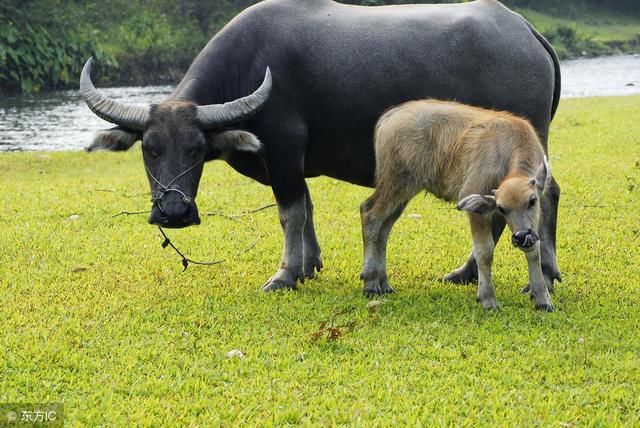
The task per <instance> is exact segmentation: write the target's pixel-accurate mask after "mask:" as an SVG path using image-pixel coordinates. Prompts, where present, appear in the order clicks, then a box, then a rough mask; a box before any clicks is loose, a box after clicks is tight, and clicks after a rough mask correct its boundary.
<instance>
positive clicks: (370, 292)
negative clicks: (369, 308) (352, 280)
mask: <svg viewBox="0 0 640 428" xmlns="http://www.w3.org/2000/svg"><path fill="white" fill-rule="evenodd" d="M395 292H396V290H394V289H393V287H391V285H389V281H387V280H386V279H384V280H378V279H374V280H369V281H365V283H364V288H363V289H362V294H364V295H365V296H366V297H375V296H382V295H384V294H392V293H395Z"/></svg>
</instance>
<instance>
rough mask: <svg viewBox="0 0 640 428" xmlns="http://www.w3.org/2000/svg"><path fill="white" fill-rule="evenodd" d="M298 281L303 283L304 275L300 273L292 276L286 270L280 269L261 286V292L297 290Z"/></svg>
mask: <svg viewBox="0 0 640 428" xmlns="http://www.w3.org/2000/svg"><path fill="white" fill-rule="evenodd" d="M298 280H300V282H304V274H303V273H302V272H300V273H298V274H297V275H294V274H292V273H290V272H289V271H288V270H287V269H280V270H279V271H278V272H277V273H276V274H275V275H273V276H272V277H271V278H269V280H268V281H267V282H266V283H265V284H264V285H263V286H262V291H277V290H297V289H298V287H297V285H296V284H297V282H298Z"/></svg>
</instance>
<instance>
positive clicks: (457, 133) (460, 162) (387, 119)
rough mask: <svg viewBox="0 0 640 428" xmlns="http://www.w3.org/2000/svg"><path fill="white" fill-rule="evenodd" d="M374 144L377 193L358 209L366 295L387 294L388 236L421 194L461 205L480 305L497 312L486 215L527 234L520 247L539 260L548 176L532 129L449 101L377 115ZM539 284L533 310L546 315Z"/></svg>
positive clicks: (423, 102)
mask: <svg viewBox="0 0 640 428" xmlns="http://www.w3.org/2000/svg"><path fill="white" fill-rule="evenodd" d="M374 144H375V151H376V190H375V192H374V193H373V195H372V196H371V197H370V198H369V199H367V200H366V201H365V202H364V203H363V204H362V206H361V214H362V222H363V239H364V242H365V262H364V266H363V272H362V277H363V279H364V280H365V293H367V294H376V293H378V294H379V293H385V292H392V291H393V289H392V288H391V286H390V285H389V283H388V281H387V278H386V260H385V259H386V241H387V239H388V235H389V232H390V230H391V227H392V226H393V223H394V222H395V220H396V219H397V218H398V217H399V215H400V213H401V212H402V209H403V208H404V207H405V206H406V204H407V202H408V201H409V200H410V199H411V198H412V197H413V196H415V195H416V194H417V193H418V192H420V191H421V190H427V191H428V192H430V193H432V194H434V195H435V196H437V197H439V198H441V199H444V200H447V201H459V202H460V204H459V206H458V207H459V208H460V209H463V210H465V211H468V212H469V217H470V218H469V220H470V224H471V228H472V236H473V240H474V255H475V256H476V258H477V259H479V260H478V263H479V277H480V278H479V283H480V287H479V293H478V298H479V299H480V300H481V301H482V302H483V306H484V307H487V308H490V307H497V301H496V300H495V294H494V291H493V284H492V281H491V273H490V267H491V261H492V258H493V246H494V244H493V238H492V237H491V227H490V218H491V216H490V215H487V214H490V213H492V212H493V209H494V208H497V209H499V210H500V213H501V215H503V217H504V218H505V220H506V222H507V224H508V225H509V227H510V228H511V230H512V231H513V232H514V236H515V234H516V233H517V232H520V233H521V234H523V233H524V232H523V231H528V232H527V234H528V235H529V236H530V238H531V240H530V241H526V244H527V246H526V248H525V247H524V246H523V247H522V248H523V249H524V250H526V251H537V253H538V255H539V243H536V242H535V241H537V240H538V237H537V234H536V232H537V229H538V222H539V219H540V208H539V202H538V203H537V201H538V199H539V197H540V195H541V193H542V189H543V188H544V186H545V185H546V182H547V181H548V179H549V178H550V174H549V171H548V166H547V164H546V161H545V160H544V159H545V158H544V151H543V148H542V144H541V143H540V140H539V139H538V136H537V134H536V132H535V130H534V129H533V127H532V126H531V125H530V124H529V122H528V121H527V120H525V119H522V118H520V117H517V116H515V115H513V114H510V113H507V112H503V111H493V110H487V109H481V108H477V107H472V106H468V105H463V104H459V103H455V102H445V101H435V100H421V101H411V102H408V103H405V104H403V105H401V106H398V107H395V108H393V109H391V110H389V111H387V112H386V113H384V114H383V115H382V117H381V118H380V119H379V121H378V123H377V125H376V129H375V140H374ZM493 189H497V190H495V197H494V196H492V195H490V193H491V192H492V190H493ZM481 195H485V196H481ZM536 203H537V204H536ZM523 236H524V235H523ZM515 239H516V238H515V237H514V240H515ZM522 239H524V238H522ZM531 242H534V244H531V245H528V244H530V243H531ZM532 248H533V250H532ZM530 258H531V259H532V260H533V256H531V257H529V256H527V259H528V260H529V259H530ZM538 263H539V262H538ZM538 269H539V266H538ZM534 276H536V278H533V279H532V281H533V280H535V281H537V282H540V279H539V278H537V272H536V273H535V275H534ZM540 276H542V275H541V273H540ZM539 285H540V284H534V287H532V294H533V295H534V297H535V298H536V305H537V306H540V307H544V308H545V309H548V310H549V309H552V306H551V303H550V301H549V300H548V298H546V297H545V296H546V287H545V289H544V293H543V292H542V291H541V288H540V287H539ZM533 288H535V290H533ZM543 294H544V295H543Z"/></svg>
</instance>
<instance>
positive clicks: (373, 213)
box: [360, 190, 406, 296]
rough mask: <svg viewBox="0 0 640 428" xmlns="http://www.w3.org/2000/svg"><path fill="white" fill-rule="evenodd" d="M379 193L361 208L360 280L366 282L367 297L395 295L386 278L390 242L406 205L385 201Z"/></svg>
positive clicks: (401, 202) (404, 203)
mask: <svg viewBox="0 0 640 428" xmlns="http://www.w3.org/2000/svg"><path fill="white" fill-rule="evenodd" d="M381 193H382V192H380V191H379V190H376V191H375V192H374V194H373V195H371V197H370V198H369V199H367V200H366V201H364V202H363V203H362V205H360V217H361V221H362V241H363V245H364V261H363V263H362V272H361V274H360V279H362V280H363V281H364V288H363V293H364V294H365V295H366V296H373V295H381V294H385V293H393V291H394V290H393V288H392V287H391V286H390V285H389V282H388V280H387V274H386V242H387V240H388V237H389V233H390V231H391V228H392V227H393V224H394V223H395V221H396V220H397V219H398V217H399V216H400V214H401V213H402V210H403V209H404V206H405V205H406V201H397V200H395V199H392V200H384V198H381V197H380V195H381Z"/></svg>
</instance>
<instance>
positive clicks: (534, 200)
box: [529, 196, 537, 208]
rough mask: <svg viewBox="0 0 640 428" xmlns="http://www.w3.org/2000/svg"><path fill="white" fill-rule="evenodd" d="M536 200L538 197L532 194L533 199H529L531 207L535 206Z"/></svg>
mask: <svg viewBox="0 0 640 428" xmlns="http://www.w3.org/2000/svg"><path fill="white" fill-rule="evenodd" d="M536 200H537V198H536V197H535V196H532V197H531V199H529V208H533V207H534V206H535V205H536Z"/></svg>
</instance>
